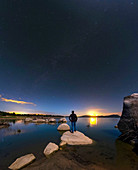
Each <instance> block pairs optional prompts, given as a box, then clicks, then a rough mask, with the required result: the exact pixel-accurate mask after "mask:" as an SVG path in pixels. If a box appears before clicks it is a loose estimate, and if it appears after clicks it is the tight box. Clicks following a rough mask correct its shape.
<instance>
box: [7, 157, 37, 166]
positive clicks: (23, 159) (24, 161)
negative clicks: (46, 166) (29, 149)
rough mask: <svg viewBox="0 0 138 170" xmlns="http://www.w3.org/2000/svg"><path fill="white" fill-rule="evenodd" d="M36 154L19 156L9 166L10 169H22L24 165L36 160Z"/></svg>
mask: <svg viewBox="0 0 138 170" xmlns="http://www.w3.org/2000/svg"><path fill="white" fill-rule="evenodd" d="M35 159H36V158H35V156H34V155H33V154H27V155H25V156H22V157H20V158H17V159H16V161H15V162H13V163H12V164H11V165H10V166H9V167H8V168H9V169H21V168H23V167H24V166H26V165H28V164H30V163H31V162H33V161H34V160H35Z"/></svg>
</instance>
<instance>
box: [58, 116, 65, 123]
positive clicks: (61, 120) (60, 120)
mask: <svg viewBox="0 0 138 170" xmlns="http://www.w3.org/2000/svg"><path fill="white" fill-rule="evenodd" d="M58 122H59V123H66V122H67V120H66V118H65V117H64V118H61V119H59V121H58Z"/></svg>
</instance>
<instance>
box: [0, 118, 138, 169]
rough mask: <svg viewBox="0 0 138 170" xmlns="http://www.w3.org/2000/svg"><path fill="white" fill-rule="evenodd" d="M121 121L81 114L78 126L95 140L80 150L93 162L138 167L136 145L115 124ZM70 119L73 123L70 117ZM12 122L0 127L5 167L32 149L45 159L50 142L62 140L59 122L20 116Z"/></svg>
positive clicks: (0, 162) (0, 161)
mask: <svg viewBox="0 0 138 170" xmlns="http://www.w3.org/2000/svg"><path fill="white" fill-rule="evenodd" d="M118 121H119V119H118V118H79V119H78V122H77V130H78V131H81V132H83V133H84V134H85V135H87V136H88V137H90V138H92V139H93V144H92V145H89V146H86V147H83V146H79V148H78V152H80V154H83V155H85V157H86V158H87V159H88V160H89V161H90V162H92V163H94V164H98V165H100V166H103V167H106V168H107V169H116V168H117V169H138V156H137V155H136V154H135V153H134V152H133V151H132V149H133V146H131V145H129V144H126V143H123V142H121V141H118V140H117V137H118V136H119V135H120V132H119V130H118V129H116V128H114V126H115V125H116V124H117V123H118ZM67 123H68V124H69V125H71V124H70V122H69V121H68V122H67ZM10 124H11V126H10V127H9V128H5V129H0V158H1V159H0V169H1V170H5V169H8V168H7V167H8V166H9V165H10V164H11V163H12V162H13V161H14V160H15V159H16V158H17V157H20V156H23V155H25V154H28V153H33V154H34V155H35V156H36V157H37V159H41V158H42V157H44V155H43V150H44V148H45V147H46V145H47V144H48V143H49V142H54V143H56V144H59V143H60V137H61V134H60V133H59V132H58V131H57V127H58V125H59V124H58V123H56V124H34V123H24V121H23V120H17V121H11V122H10ZM18 129H20V130H21V132H20V133H19V132H17V130H18ZM80 148H81V149H80Z"/></svg>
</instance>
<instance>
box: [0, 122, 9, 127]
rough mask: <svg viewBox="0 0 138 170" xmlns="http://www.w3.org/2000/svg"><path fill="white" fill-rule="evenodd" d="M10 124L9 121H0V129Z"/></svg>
mask: <svg viewBox="0 0 138 170" xmlns="http://www.w3.org/2000/svg"><path fill="white" fill-rule="evenodd" d="M9 126H10V124H9V123H6V122H0V129H1V128H7V127H9Z"/></svg>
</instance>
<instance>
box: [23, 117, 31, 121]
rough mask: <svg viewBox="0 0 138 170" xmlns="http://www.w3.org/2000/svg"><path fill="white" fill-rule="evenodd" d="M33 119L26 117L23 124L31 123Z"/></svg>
mask: <svg viewBox="0 0 138 170" xmlns="http://www.w3.org/2000/svg"><path fill="white" fill-rule="evenodd" d="M32 120H33V119H32V118H29V117H27V118H25V120H24V121H25V122H31V121H32Z"/></svg>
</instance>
